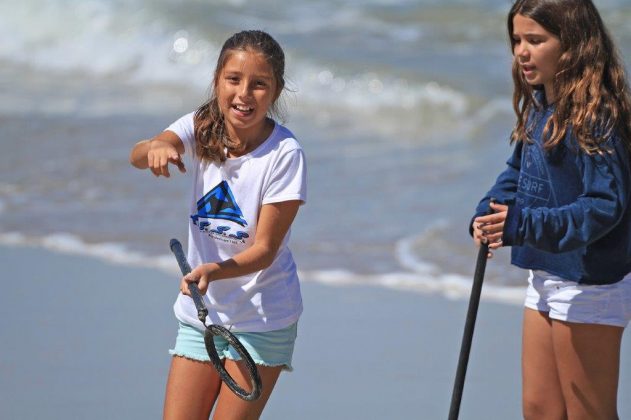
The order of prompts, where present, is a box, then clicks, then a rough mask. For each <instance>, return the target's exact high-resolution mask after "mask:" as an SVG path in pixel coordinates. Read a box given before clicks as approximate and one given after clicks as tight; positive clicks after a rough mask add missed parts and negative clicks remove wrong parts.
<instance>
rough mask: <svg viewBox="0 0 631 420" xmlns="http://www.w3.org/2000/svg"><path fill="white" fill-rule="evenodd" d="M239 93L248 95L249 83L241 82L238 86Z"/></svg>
mask: <svg viewBox="0 0 631 420" xmlns="http://www.w3.org/2000/svg"><path fill="white" fill-rule="evenodd" d="M239 95H240V96H241V97H244V98H247V97H249V96H250V85H249V84H248V83H243V84H242V85H241V86H239Z"/></svg>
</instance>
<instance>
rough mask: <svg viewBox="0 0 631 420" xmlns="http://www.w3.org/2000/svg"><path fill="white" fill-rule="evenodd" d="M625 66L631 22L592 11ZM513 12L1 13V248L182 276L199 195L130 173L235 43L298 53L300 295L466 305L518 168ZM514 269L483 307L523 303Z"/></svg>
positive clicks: (310, 5) (158, 0) (503, 260)
mask: <svg viewBox="0 0 631 420" xmlns="http://www.w3.org/2000/svg"><path fill="white" fill-rule="evenodd" d="M596 4H597V6H598V7H599V8H600V10H601V12H602V15H603V18H604V20H605V21H606V23H607V24H608V26H609V28H610V30H611V32H612V34H613V35H614V38H615V39H616V41H617V42H618V45H619V46H621V47H623V48H622V54H623V58H624V59H625V60H626V61H627V62H629V57H631V49H629V47H628V46H629V45H631V23H630V22H631V5H630V4H629V3H628V1H623V0H619V1H616V0H600V1H596ZM509 7H510V1H508V0H469V1H465V0H460V1H458V0H440V1H438V0H361V1H359V0H350V1H341V0H319V1H317V2H314V1H308V0H297V1H293V2H281V1H276V0H260V1H256V2H248V1H245V0H220V1H213V2H203V1H199V0H179V1H175V0H154V1H148V0H127V1H120V0H111V1H105V0H91V1H85V2H76V1H70V0H47V1H44V0H24V1H22V2H17V3H15V2H14V3H10V2H3V3H0V39H1V40H2V41H0V86H1V88H0V142H1V144H2V146H3V152H2V153H1V154H0V243H4V244H14V245H16V246H19V245H21V244H31V245H38V246H43V247H47V248H51V249H56V250H59V251H64V252H70V253H79V254H89V255H96V256H99V257H101V258H104V259H106V260H110V261H114V262H118V263H121V264H130V265H143V266H159V267H162V268H164V269H165V270H168V271H171V272H173V273H174V275H175V274H176V273H177V267H176V265H175V261H174V260H173V258H172V257H171V256H170V254H169V251H168V241H169V239H170V238H171V237H178V238H181V239H183V238H184V236H185V234H186V223H187V217H188V216H187V213H186V209H187V200H188V192H189V183H190V179H189V178H188V177H187V176H181V175H180V174H175V175H174V176H173V177H172V178H171V179H168V180H165V179H155V178H153V177H152V176H151V174H150V173H149V172H141V171H137V170H134V169H133V168H131V167H130V165H129V164H128V161H127V159H128V153H129V151H130V149H131V147H132V145H133V144H134V143H135V142H136V141H138V140H140V139H144V138H148V137H151V136H153V135H155V134H156V133H158V132H159V131H161V130H162V129H164V128H165V127H166V126H167V125H168V124H169V123H171V122H172V121H174V120H175V119H176V118H178V117H179V116H181V115H182V114H184V113H186V112H189V111H191V110H193V109H195V108H196V107H197V106H198V105H199V104H200V103H201V102H202V101H203V100H204V99H205V98H206V96H207V95H208V86H209V84H210V77H211V74H212V71H213V66H214V64H215V60H216V58H217V54H218V50H219V48H220V47H221V45H222V43H223V41H224V40H225V39H226V38H227V37H228V36H229V35H231V34H232V33H234V32H236V31H239V30H241V29H263V30H266V31H268V32H270V33H271V34H272V35H273V36H274V37H275V38H276V39H277V40H278V41H279V42H280V44H281V45H282V46H283V47H284V49H285V52H286V56H287V70H286V71H287V76H288V81H289V88H288V90H287V92H285V93H284V94H283V97H282V100H283V101H284V105H285V108H286V120H285V123H286V125H287V126H288V127H290V128H291V129H292V131H293V132H294V133H295V134H296V136H297V137H298V139H299V140H300V142H301V144H302V145H303V147H304V149H305V151H306V154H307V160H308V168H309V191H308V195H309V197H308V203H307V205H306V206H304V207H303V208H302V209H301V210H300V213H299V216H298V218H297V220H296V222H295V224H294V227H293V230H292V242H291V246H292V250H293V252H294V254H295V257H296V260H297V262H298V265H299V269H300V271H301V276H302V278H303V279H304V280H305V281H321V282H326V283H329V284H347V283H357V284H362V283H366V284H377V285H381V286H383V287H388V288H398V289H404V290H410V291H418V292H430V293H442V294H445V295H447V296H453V297H461V296H467V295H468V293H469V287H470V279H471V275H472V273H473V264H474V262H475V254H476V249H475V247H474V246H473V244H472V241H471V239H470V237H469V235H468V229H467V228H468V224H469V220H470V217H471V214H472V212H473V209H474V207H475V205H476V203H477V201H478V199H479V197H481V196H482V194H483V193H484V192H485V191H486V190H487V188H488V187H489V186H490V184H491V183H492V182H493V180H494V178H495V176H496V175H497V174H498V173H499V171H500V170H501V169H502V168H503V165H504V162H505V160H506V158H507V157H508V155H509V153H510V146H509V144H508V141H507V139H508V136H509V133H510V129H511V127H512V125H513V121H514V116H513V113H512V109H511V103H510V95H511V80H510V60H511V56H510V51H509V48H508V46H507V45H508V41H507V36H506V34H505V27H504V25H505V16H506V13H507V11H508V9H509ZM508 259H509V255H508V252H507V251H506V250H502V251H500V252H498V253H497V254H496V257H495V258H494V259H493V260H492V262H490V263H489V265H488V269H487V270H488V274H487V279H486V287H485V294H486V296H487V297H489V298H495V299H498V300H501V301H506V302H519V301H521V299H522V294H523V288H522V287H521V286H522V285H523V284H524V281H525V280H524V279H525V275H524V273H522V272H520V271H518V270H516V269H514V268H511V267H510V266H509V263H508Z"/></svg>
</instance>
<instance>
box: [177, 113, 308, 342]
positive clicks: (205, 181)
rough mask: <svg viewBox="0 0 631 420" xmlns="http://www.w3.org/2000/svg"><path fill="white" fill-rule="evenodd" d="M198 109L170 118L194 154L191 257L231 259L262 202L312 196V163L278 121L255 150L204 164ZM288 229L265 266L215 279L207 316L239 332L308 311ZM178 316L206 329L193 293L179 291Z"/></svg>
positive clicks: (286, 321) (246, 242)
mask: <svg viewBox="0 0 631 420" xmlns="http://www.w3.org/2000/svg"><path fill="white" fill-rule="evenodd" d="M193 116H194V113H190V114H187V115H185V116H183V117H182V118H180V119H179V120H177V121H176V122H174V123H173V124H171V125H170V126H169V127H168V128H167V130H169V131H172V132H174V133H175V134H177V136H178V137H179V138H180V139H181V140H182V142H183V143H184V148H185V153H187V154H189V155H190V156H191V157H192V159H190V160H189V161H190V162H192V166H191V165H188V167H187V169H188V171H189V172H192V175H193V191H192V196H191V202H190V217H189V218H188V223H189V238H188V261H189V263H190V265H191V267H193V268H195V267H197V266H198V265H200V264H203V263H209V262H219V261H224V260H226V259H229V258H231V257H233V256H234V255H236V254H237V253H239V252H241V251H243V250H245V249H247V248H248V247H250V246H251V245H252V244H253V243H254V240H255V237H256V227H257V221H258V216H259V211H260V209H261V206H263V205H264V204H269V203H278V202H283V201H289V200H300V201H302V202H303V203H304V202H305V201H306V166H305V158H304V153H303V151H302V148H301V147H300V145H299V144H298V142H297V141H296V139H295V138H294V136H293V134H292V133H291V132H290V131H289V130H288V129H287V128H285V127H283V126H281V125H280V124H277V123H274V129H273V131H272V134H270V136H269V137H268V138H267V139H266V140H265V141H264V142H263V143H261V145H259V146H258V147H257V148H256V149H255V150H253V151H252V152H250V153H248V154H246V155H243V156H240V157H238V158H228V159H227V160H226V161H225V162H223V163H217V162H212V163H204V162H202V161H201V160H200V159H198V158H197V157H196V156H195V136H194V123H193ZM289 236H290V232H289V231H288V232H287V235H285V238H284V239H283V242H282V244H281V246H280V248H279V249H278V253H277V255H276V257H275V258H274V262H273V263H272V264H271V265H270V266H269V267H267V268H266V269H264V270H261V271H257V272H254V273H250V274H247V275H245V276H240V277H233V278H228V279H223V280H214V281H211V282H210V284H209V287H208V292H207V293H206V295H205V296H204V301H205V303H206V306H207V307H208V318H207V320H206V322H207V323H213V324H218V325H224V326H226V327H229V328H231V329H232V330H233V331H249V332H263V331H272V330H277V329H281V328H285V327H287V326H289V325H291V324H293V323H294V322H296V321H297V320H298V318H299V316H300V314H301V313H302V298H301V295H300V284H299V282H298V275H297V273H296V265H295V263H294V259H293V257H292V255H291V252H290V251H289V248H288V247H287V243H288V241H289ZM173 308H174V311H175V316H176V317H177V318H178V319H179V320H180V321H182V322H184V323H187V324H189V325H193V326H195V327H198V328H200V329H201V328H203V326H202V324H201V322H200V321H199V320H198V319H197V310H196V309H195V305H194V303H193V300H192V299H191V298H190V297H188V296H185V295H182V294H181V293H180V295H179V296H178V298H177V300H176V301H175V305H174V307H173Z"/></svg>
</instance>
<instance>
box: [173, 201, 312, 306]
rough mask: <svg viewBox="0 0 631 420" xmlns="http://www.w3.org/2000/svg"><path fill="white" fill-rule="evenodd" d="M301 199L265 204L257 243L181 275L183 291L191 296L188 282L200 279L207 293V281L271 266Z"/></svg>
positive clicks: (202, 291)
mask: <svg viewBox="0 0 631 420" xmlns="http://www.w3.org/2000/svg"><path fill="white" fill-rule="evenodd" d="M300 203H301V201H299V200H292V201H283V202H280V203H271V204H265V205H263V206H262V207H261V213H260V215H259V221H258V225H257V228H256V239H255V241H254V244H253V245H252V246H251V247H249V248H248V249H246V250H244V251H242V252H240V253H238V254H237V255H235V256H234V257H232V258H230V259H228V260H225V261H221V262H217V263H209V264H201V265H199V266H197V267H196V268H195V269H194V270H193V271H191V273H190V274H188V275H186V276H184V277H183V278H182V281H181V283H180V290H182V293H184V294H185V295H189V296H190V292H189V290H188V284H189V283H198V286H199V290H200V292H201V293H202V294H205V293H206V290H207V288H208V283H209V282H211V281H213V280H221V279H227V278H232V277H239V276H243V275H246V274H249V273H253V272H255V271H260V270H263V269H265V268H267V267H269V266H270V264H272V262H273V261H274V258H275V257H276V254H277V252H278V248H279V247H280V245H281V244H282V242H283V239H284V238H285V235H286V234H287V231H288V230H289V227H290V226H291V224H292V222H293V221H294V218H295V217H296V214H297V213H298V207H299V206H300Z"/></svg>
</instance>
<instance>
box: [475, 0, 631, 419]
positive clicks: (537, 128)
mask: <svg viewBox="0 0 631 420" xmlns="http://www.w3.org/2000/svg"><path fill="white" fill-rule="evenodd" d="M508 35H509V37H510V40H511V46H512V51H513V81H514V86H515V90H514V95H513V106H514V109H515V113H516V115H517V123H516V125H515V128H514V130H513V132H512V135H511V141H512V142H514V143H515V148H514V152H513V155H512V156H511V158H510V159H509V160H508V162H507V165H508V166H507V168H506V170H505V171H504V172H502V173H501V174H500V175H499V177H498V178H497V181H496V183H495V185H494V186H493V187H492V188H491V190H490V191H489V192H488V193H487V194H486V196H485V197H484V198H483V199H482V200H481V201H480V203H479V205H478V207H477V209H476V215H475V216H474V219H473V222H472V225H471V228H470V229H471V232H472V234H473V237H474V240H475V242H476V243H478V244H479V243H480V242H488V243H489V249H490V250H491V252H490V254H489V257H490V256H492V252H493V250H495V249H497V248H499V247H501V246H511V247H512V249H511V262H512V264H514V265H516V266H518V267H521V268H525V269H528V270H529V272H530V276H529V279H528V282H529V286H528V290H527V293H526V300H525V309H524V320H523V343H522V374H523V414H524V417H525V418H526V419H617V418H618V414H617V390H618V376H619V363H620V344H621V338H622V334H623V331H624V328H625V327H626V326H627V324H628V323H629V320H630V319H631V275H629V273H630V272H631V208H630V207H629V203H630V198H631V197H630V195H631V168H630V157H629V147H630V145H631V101H630V99H629V87H628V84H627V80H626V76H625V74H624V67H623V65H622V62H621V60H620V59H619V57H618V54H617V51H616V49H615V47H614V45H613V42H612V40H611V38H610V36H609V34H608V33H607V30H606V29H605V27H604V25H603V22H602V20H601V18H600V16H599V14H598V11H597V10H596V8H595V7H594V5H593V4H592V2H591V1H590V0H518V1H517V2H515V3H514V4H513V7H512V8H511V10H510V13H509V15H508ZM491 197H493V198H494V199H495V200H496V203H492V202H491ZM489 206H490V207H491V209H492V210H493V212H494V213H493V214H490V215H485V214H486V212H487V209H488V208H489Z"/></svg>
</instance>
